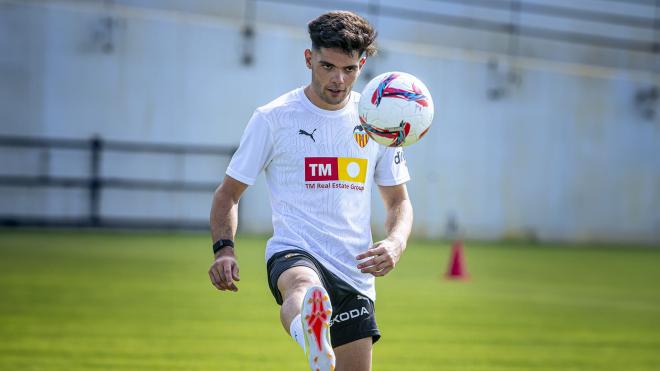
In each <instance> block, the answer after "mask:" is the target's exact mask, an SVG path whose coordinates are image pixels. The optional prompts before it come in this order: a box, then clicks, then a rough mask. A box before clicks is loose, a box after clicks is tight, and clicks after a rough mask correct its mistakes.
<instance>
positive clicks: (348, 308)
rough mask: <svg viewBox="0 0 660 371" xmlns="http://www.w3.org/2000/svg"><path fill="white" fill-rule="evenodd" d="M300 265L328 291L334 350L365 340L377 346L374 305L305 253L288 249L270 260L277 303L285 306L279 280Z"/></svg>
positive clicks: (271, 289)
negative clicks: (286, 272)
mask: <svg viewBox="0 0 660 371" xmlns="http://www.w3.org/2000/svg"><path fill="white" fill-rule="evenodd" d="M299 266H303V267H309V268H311V269H313V270H314V271H315V272H316V274H317V275H318V276H319V279H320V280H321V283H322V284H323V287H324V288H325V289H326V291H328V295H329V296H330V302H331V303H332V319H331V321H330V341H331V342H332V347H333V348H336V347H338V346H340V345H344V344H348V343H350V342H352V341H355V340H359V339H363V338H366V337H371V339H372V341H373V342H374V343H375V342H377V341H378V339H380V331H379V330H378V325H377V324H376V314H375V308H374V302H373V301H372V300H371V299H369V298H368V297H366V296H364V295H362V294H360V293H359V292H358V291H357V290H355V289H354V288H353V287H352V286H350V285H349V284H348V283H346V282H345V281H343V280H342V279H340V278H339V277H337V276H336V275H335V274H333V273H332V272H330V271H329V270H327V269H326V268H325V267H323V266H322V265H321V264H320V263H319V262H318V261H317V260H316V259H314V257H312V256H311V255H310V254H309V253H307V252H305V251H302V250H286V251H282V252H279V253H276V254H275V255H273V256H272V257H271V258H270V259H268V263H267V264H266V269H267V271H268V286H270V291H271V292H272V293H273V296H274V297H275V301H277V304H279V305H282V294H281V293H280V290H279V289H278V288H277V280H278V279H279V278H280V275H281V274H282V273H284V271H286V270H287V269H289V268H293V267H299Z"/></svg>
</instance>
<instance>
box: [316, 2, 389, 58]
mask: <svg viewBox="0 0 660 371" xmlns="http://www.w3.org/2000/svg"><path fill="white" fill-rule="evenodd" d="M307 28H308V30H309V37H310V38H311V39H312V48H314V49H315V50H319V49H320V48H339V49H342V50H343V51H345V52H346V54H353V52H354V51H357V52H358V54H359V55H360V56H362V54H366V56H367V57H370V56H372V55H374V54H376V46H375V45H374V41H375V40H376V31H375V30H374V28H373V26H371V24H369V22H368V21H367V20H366V19H364V18H362V17H360V16H359V15H357V14H355V13H352V12H348V11H343V10H337V11H332V12H328V13H325V14H321V15H320V16H319V17H318V18H316V19H313V20H311V21H310V22H309V24H308V25H307Z"/></svg>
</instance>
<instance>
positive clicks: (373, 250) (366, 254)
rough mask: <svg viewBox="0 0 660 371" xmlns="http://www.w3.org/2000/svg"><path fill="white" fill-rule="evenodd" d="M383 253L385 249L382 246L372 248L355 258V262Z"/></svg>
mask: <svg viewBox="0 0 660 371" xmlns="http://www.w3.org/2000/svg"><path fill="white" fill-rule="evenodd" d="M384 252H385V248H384V247H382V246H374V247H373V248H371V249H369V250H367V251H365V252H363V253H362V254H360V255H358V256H356V257H355V259H357V260H362V259H364V258H368V257H370V256H378V255H381V254H382V253H384Z"/></svg>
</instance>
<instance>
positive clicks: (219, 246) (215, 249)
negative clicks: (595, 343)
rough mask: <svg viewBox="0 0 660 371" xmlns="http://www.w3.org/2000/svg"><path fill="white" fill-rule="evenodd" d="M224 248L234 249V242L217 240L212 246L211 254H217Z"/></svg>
mask: <svg viewBox="0 0 660 371" xmlns="http://www.w3.org/2000/svg"><path fill="white" fill-rule="evenodd" d="M225 246H231V247H234V241H232V240H218V241H216V242H215V243H214V244H213V253H214V254H215V253H217V252H218V251H220V249H222V248H223V247H225Z"/></svg>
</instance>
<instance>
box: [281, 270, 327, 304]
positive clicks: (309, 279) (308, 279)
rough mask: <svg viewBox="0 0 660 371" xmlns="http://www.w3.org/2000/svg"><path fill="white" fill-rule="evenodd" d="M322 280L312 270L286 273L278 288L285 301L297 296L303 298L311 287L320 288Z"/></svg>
mask: <svg viewBox="0 0 660 371" xmlns="http://www.w3.org/2000/svg"><path fill="white" fill-rule="evenodd" d="M320 285H321V280H320V279H319V278H318V276H317V275H316V272H314V271H312V270H311V269H307V270H297V271H293V272H289V271H287V272H284V273H283V274H282V276H281V277H280V280H279V281H278V288H279V290H280V293H281V294H282V298H283V299H284V301H287V299H289V298H291V297H295V296H303V295H305V292H306V291H307V289H308V288H309V287H311V286H320Z"/></svg>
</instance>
